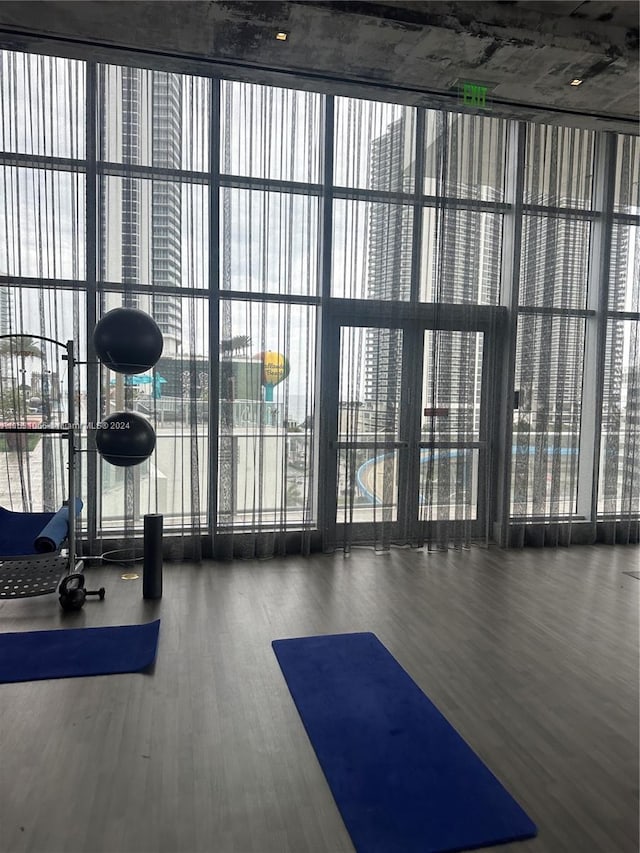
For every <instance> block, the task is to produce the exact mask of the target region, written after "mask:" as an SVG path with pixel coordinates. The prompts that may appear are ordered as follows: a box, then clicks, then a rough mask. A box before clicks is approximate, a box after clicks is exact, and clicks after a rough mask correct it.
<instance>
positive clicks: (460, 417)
mask: <svg viewBox="0 0 640 853" xmlns="http://www.w3.org/2000/svg"><path fill="white" fill-rule="evenodd" d="M485 338H486V334H485V331H484V330H482V329H475V328H474V329H438V328H429V327H428V326H427V324H426V322H421V321H419V320H415V319H410V320H409V319H407V320H402V321H397V322H394V323H393V324H391V323H387V324H386V325H382V324H377V323H372V322H369V323H368V324H367V325H351V324H349V323H348V322H345V321H344V320H340V321H338V323H337V326H336V330H335V337H334V341H335V349H336V353H335V356H334V364H333V369H334V371H335V372H334V373H333V377H334V381H333V382H330V383H329V384H330V386H331V387H332V388H337V394H329V395H328V397H327V402H328V404H329V405H328V411H327V412H326V421H325V423H326V426H327V429H328V435H329V442H328V447H329V452H328V456H327V461H328V464H327V471H328V472H330V476H329V477H328V478H327V482H326V487H327V489H328V490H329V489H330V490H331V498H330V499H328V500H327V501H326V503H325V506H326V512H327V522H328V523H327V530H328V532H329V534H330V535H329V539H330V540H331V539H333V537H335V539H334V541H335V542H336V543H338V544H343V543H350V544H354V545H355V544H370V543H375V544H379V543H381V544H383V545H386V544H391V543H397V544H406V543H410V544H418V543H420V542H422V541H426V540H427V539H434V538H435V539H440V538H441V537H442V538H443V539H445V540H446V539H450V538H454V539H460V538H461V536H464V537H465V538H469V539H473V538H478V537H480V536H482V535H483V534H484V531H485V530H486V518H487V509H488V508H487V499H486V482H487V447H488V442H487V435H488V428H489V423H488V409H487V406H486V405H485V399H484V398H485V395H484V394H483V388H484V386H485V384H486V377H487V369H488V368H487V361H488V359H487V348H486V345H485V344H486V341H485ZM336 374H337V377H336ZM336 378H337V381H335V380H336ZM334 471H335V482H333V472H334Z"/></svg>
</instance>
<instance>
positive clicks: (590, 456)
mask: <svg viewBox="0 0 640 853" xmlns="http://www.w3.org/2000/svg"><path fill="white" fill-rule="evenodd" d="M615 164H616V137H615V135H614V134H612V133H603V134H601V135H600V136H599V137H598V141H597V149H596V155H595V158H594V182H593V186H594V204H595V206H596V207H598V208H599V209H600V210H601V211H602V216H601V218H600V219H599V220H597V221H596V222H594V223H593V225H592V226H591V240H590V246H589V280H588V290H587V294H588V295H587V306H588V308H590V309H591V310H592V311H595V312H596V314H595V315H593V316H590V317H589V318H588V319H587V321H586V329H585V344H584V367H583V379H582V407H581V419H580V446H579V453H578V459H579V466H578V494H577V507H576V511H577V515H578V516H580V517H584V518H585V519H586V520H587V521H590V522H591V524H592V525H593V528H594V533H595V524H596V518H597V506H598V479H599V468H600V432H601V429H602V404H603V397H604V374H605V363H606V355H607V353H606V335H607V309H608V307H609V275H610V266H611V236H612V227H613V202H614V192H615Z"/></svg>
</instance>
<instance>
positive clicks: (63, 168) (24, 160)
mask: <svg viewBox="0 0 640 853" xmlns="http://www.w3.org/2000/svg"><path fill="white" fill-rule="evenodd" d="M0 166H15V167H16V168H21V169H22V168H24V169H46V170H47V171H48V172H50V171H56V172H84V170H85V166H86V161H85V160H78V159H76V158H75V157H52V156H49V155H47V154H18V153H12V152H11V151H0Z"/></svg>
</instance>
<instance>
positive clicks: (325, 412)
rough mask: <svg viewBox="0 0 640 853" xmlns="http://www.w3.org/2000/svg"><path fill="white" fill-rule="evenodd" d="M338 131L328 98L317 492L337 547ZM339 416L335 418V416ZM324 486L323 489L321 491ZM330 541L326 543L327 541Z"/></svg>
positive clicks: (327, 532)
mask: <svg viewBox="0 0 640 853" xmlns="http://www.w3.org/2000/svg"><path fill="white" fill-rule="evenodd" d="M334 128H335V100H334V98H333V96H331V95H327V96H326V98H325V116H324V138H323V142H324V165H323V176H322V180H323V194H322V233H321V257H320V265H321V269H320V282H321V307H320V314H319V318H318V319H319V323H320V330H319V334H318V336H317V340H318V343H319V346H318V362H319V364H320V377H319V379H320V381H319V383H318V387H319V392H318V394H317V396H316V400H317V403H318V405H317V406H316V417H315V421H316V423H315V426H316V429H315V434H316V435H318V436H320V440H319V442H318V443H317V445H316V452H317V464H316V466H315V467H316V471H317V472H318V478H317V483H316V489H315V500H316V501H317V519H318V528H319V529H320V531H321V532H322V538H323V543H322V544H323V546H325V545H327V544H329V542H330V543H331V544H335V537H336V493H337V470H336V467H337V466H336V465H334V464H332V461H333V460H335V459H336V453H335V450H333V449H332V444H333V443H334V442H335V441H336V439H337V429H338V418H337V407H338V387H337V384H338V377H339V373H340V364H339V359H340V356H339V349H340V338H339V334H338V333H337V326H336V323H335V321H332V320H330V317H329V313H330V312H329V306H330V304H331V278H332V275H331V261H332V252H333V170H334V163H333V147H334ZM334 415H335V417H334ZM320 483H322V489H320ZM325 540H326V541H325Z"/></svg>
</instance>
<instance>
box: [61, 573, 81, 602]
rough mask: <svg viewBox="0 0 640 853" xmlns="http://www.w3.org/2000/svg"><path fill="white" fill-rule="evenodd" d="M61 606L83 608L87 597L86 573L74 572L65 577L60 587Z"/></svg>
mask: <svg viewBox="0 0 640 853" xmlns="http://www.w3.org/2000/svg"><path fill="white" fill-rule="evenodd" d="M58 592H59V594H60V598H59V601H60V606H61V607H62V609H63V610H81V609H82V606H83V604H84V602H85V600H86V598H87V593H86V591H85V588H84V575H80V574H73V575H67V577H66V578H63V580H62V582H61V583H60V586H59V587H58Z"/></svg>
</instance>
